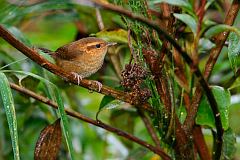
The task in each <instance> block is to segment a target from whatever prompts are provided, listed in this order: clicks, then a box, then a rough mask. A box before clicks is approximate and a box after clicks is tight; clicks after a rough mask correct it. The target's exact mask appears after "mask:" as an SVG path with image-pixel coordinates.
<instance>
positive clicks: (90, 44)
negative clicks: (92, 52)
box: [87, 42, 104, 46]
mask: <svg viewBox="0 0 240 160" xmlns="http://www.w3.org/2000/svg"><path fill="white" fill-rule="evenodd" d="M96 44H104V43H103V42H92V43H87V46H94V45H96Z"/></svg>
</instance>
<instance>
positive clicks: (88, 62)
mask: <svg viewBox="0 0 240 160" xmlns="http://www.w3.org/2000/svg"><path fill="white" fill-rule="evenodd" d="M115 44H116V43H110V42H106V41H104V40H102V39H99V38H95V37H87V38H82V39H80V40H78V41H75V42H72V43H70V44H66V45H64V46H62V47H60V48H58V49H57V50H56V51H55V53H54V54H51V56H52V57H53V58H54V59H55V61H56V64H57V65H58V66H59V67H61V68H63V69H64V70H65V71H68V72H72V73H73V74H74V75H75V76H76V77H77V78H78V84H79V82H80V80H81V79H82V78H85V77H89V76H90V75H92V74H94V73H95V72H97V71H98V70H99V69H100V68H101V67H102V65H103V61H104V57H105V55H106V53H107V49H108V47H109V46H112V45H115ZM96 83H97V84H98V86H99V91H100V89H101V86H102V84H101V83H100V82H96Z"/></svg>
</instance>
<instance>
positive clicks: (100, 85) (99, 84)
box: [93, 81, 103, 92]
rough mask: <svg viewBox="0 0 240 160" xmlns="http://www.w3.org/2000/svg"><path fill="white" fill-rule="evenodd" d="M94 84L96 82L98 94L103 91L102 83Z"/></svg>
mask: <svg viewBox="0 0 240 160" xmlns="http://www.w3.org/2000/svg"><path fill="white" fill-rule="evenodd" d="M93 82H95V83H96V84H97V85H98V92H100V91H101V89H102V86H103V85H102V83H100V82H98V81H93Z"/></svg>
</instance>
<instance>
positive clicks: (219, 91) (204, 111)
mask: <svg viewBox="0 0 240 160" xmlns="http://www.w3.org/2000/svg"><path fill="white" fill-rule="evenodd" d="M211 89H212V92H213V95H214V97H215V99H216V101H217V104H218V109H219V112H220V117H221V121H222V126H223V129H224V130H227V129H228V128H229V118H228V114H229V106H230V104H231V95H230V92H229V91H228V90H225V89H224V88H222V87H219V86H213V87H211ZM196 123H197V124H199V125H207V126H209V127H211V128H214V127H215V120H214V115H213V113H212V110H211V108H210V105H209V103H208V100H207V98H206V96H205V95H204V96H203V98H202V100H201V102H200V105H199V108H198V112H197V118H196Z"/></svg>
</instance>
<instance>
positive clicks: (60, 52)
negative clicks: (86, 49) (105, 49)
mask: <svg viewBox="0 0 240 160" xmlns="http://www.w3.org/2000/svg"><path fill="white" fill-rule="evenodd" d="M81 54H83V51H82V49H81V47H80V46H79V45H78V44H77V43H70V44H67V45H65V46H63V47H60V48H58V49H57V50H56V55H55V56H56V57H58V58H61V59H64V60H72V59H75V58H76V57H77V56H79V55H81Z"/></svg>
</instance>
